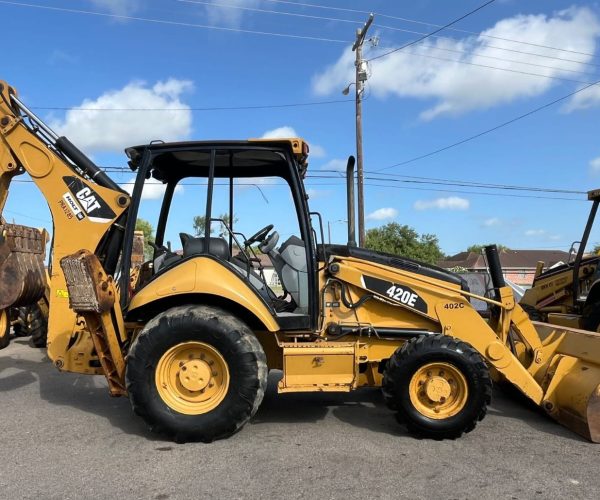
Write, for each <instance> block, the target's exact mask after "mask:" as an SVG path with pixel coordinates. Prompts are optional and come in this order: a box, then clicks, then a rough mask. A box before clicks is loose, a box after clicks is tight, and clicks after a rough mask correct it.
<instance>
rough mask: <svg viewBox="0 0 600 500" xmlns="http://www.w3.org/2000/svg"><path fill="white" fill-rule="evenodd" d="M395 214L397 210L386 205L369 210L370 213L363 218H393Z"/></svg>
mask: <svg viewBox="0 0 600 500" xmlns="http://www.w3.org/2000/svg"><path fill="white" fill-rule="evenodd" d="M397 215H398V210H396V209H395V208H391V207H388V208H378V209H377V210H375V211H374V212H371V213H370V214H368V215H367V216H366V217H365V218H366V219H367V220H386V219H393V218H394V217H396V216H397Z"/></svg>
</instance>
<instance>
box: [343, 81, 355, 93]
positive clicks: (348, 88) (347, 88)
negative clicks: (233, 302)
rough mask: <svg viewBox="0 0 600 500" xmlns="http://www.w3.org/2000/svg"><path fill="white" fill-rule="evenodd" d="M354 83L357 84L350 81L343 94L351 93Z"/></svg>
mask: <svg viewBox="0 0 600 500" xmlns="http://www.w3.org/2000/svg"><path fill="white" fill-rule="evenodd" d="M352 85H356V84H355V83H354V82H352V83H349V84H348V86H347V87H346V88H345V89H344V90H342V94H344V95H348V94H349V93H350V87H352Z"/></svg>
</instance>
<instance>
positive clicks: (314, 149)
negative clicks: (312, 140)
mask: <svg viewBox="0 0 600 500" xmlns="http://www.w3.org/2000/svg"><path fill="white" fill-rule="evenodd" d="M309 147H310V157H311V158H325V157H326V156H327V152H326V151H325V148H324V147H323V146H319V145H318V144H315V145H314V146H313V145H311V144H309Z"/></svg>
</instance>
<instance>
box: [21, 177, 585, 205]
mask: <svg viewBox="0 0 600 500" xmlns="http://www.w3.org/2000/svg"><path fill="white" fill-rule="evenodd" d="M332 179H335V178H332ZM12 182H16V183H22V184H32V183H33V182H34V181H32V180H28V179H13V181H12ZM343 184H344V182H343V181H339V182H335V183H318V184H313V185H314V186H343ZM119 185H121V186H133V185H135V183H134V182H120V183H119ZM181 185H182V186H207V185H208V184H207V183H206V182H205V183H199V182H187V183H182V184H181ZM216 185H222V186H228V185H229V183H223V184H216ZM273 185H274V186H278V185H279V184H273ZM281 185H287V184H281ZM238 186H255V184H253V183H247V184H238ZM365 186H371V187H382V188H389V189H406V190H409V191H428V192H439V193H456V194H471V195H477V196H496V197H500V198H506V197H508V198H530V199H540V200H559V201H585V202H587V199H583V198H565V197H558V196H537V195H519V194H509V193H489V192H477V191H465V190H457V189H438V188H420V187H412V186H395V185H389V184H377V183H371V182H368V183H365ZM263 187H265V186H263Z"/></svg>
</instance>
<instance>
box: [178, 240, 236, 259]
mask: <svg viewBox="0 0 600 500" xmlns="http://www.w3.org/2000/svg"><path fill="white" fill-rule="evenodd" d="M179 238H180V239H181V245H182V247H183V258H184V259H185V258H186V257H189V256H190V255H199V254H202V253H208V254H210V255H214V256H215V257H218V258H220V259H223V260H230V259H231V254H230V253H229V245H228V244H227V241H225V239H224V238H214V237H212V236H211V237H210V238H209V239H208V240H209V242H208V252H206V251H205V246H206V238H204V236H201V237H199V238H194V237H193V236H192V235H190V234H187V233H179Z"/></svg>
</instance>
